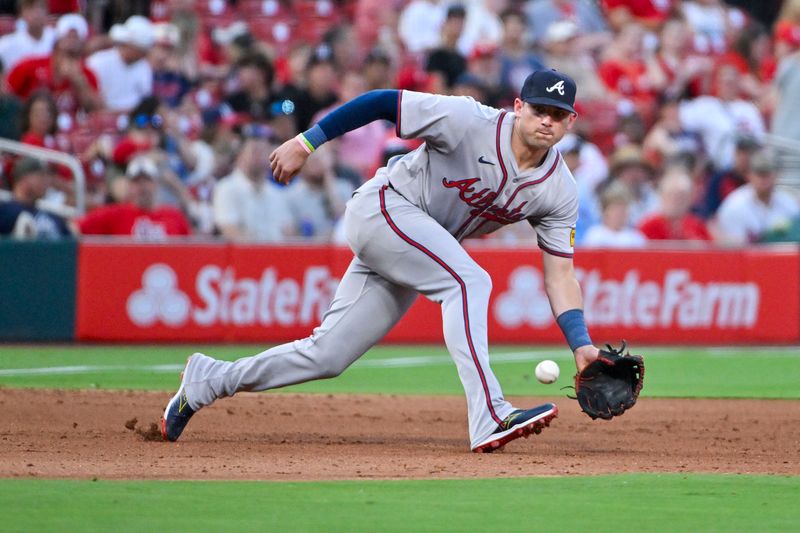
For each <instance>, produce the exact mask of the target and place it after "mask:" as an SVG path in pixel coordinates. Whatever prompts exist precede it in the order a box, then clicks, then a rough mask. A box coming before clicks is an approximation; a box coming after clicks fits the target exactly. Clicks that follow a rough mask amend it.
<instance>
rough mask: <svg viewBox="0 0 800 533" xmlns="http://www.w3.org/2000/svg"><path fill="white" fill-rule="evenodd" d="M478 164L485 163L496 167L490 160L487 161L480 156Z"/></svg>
mask: <svg viewBox="0 0 800 533" xmlns="http://www.w3.org/2000/svg"><path fill="white" fill-rule="evenodd" d="M478 163H483V164H484V165H492V166H494V163H492V162H491V161H489V160H488V159H486V158H485V157H483V156H480V157H479V158H478Z"/></svg>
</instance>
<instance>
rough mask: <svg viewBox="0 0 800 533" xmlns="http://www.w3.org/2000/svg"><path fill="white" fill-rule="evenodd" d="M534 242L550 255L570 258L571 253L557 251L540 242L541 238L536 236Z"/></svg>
mask: <svg viewBox="0 0 800 533" xmlns="http://www.w3.org/2000/svg"><path fill="white" fill-rule="evenodd" d="M536 244H538V245H539V248H541V249H542V250H543V251H545V252H547V253H548V254H550V255H554V256H556V257H566V258H567V259H572V256H573V254H568V253H566V252H559V251H556V250H553V249H552V248H548V247H547V246H545V244H544V243H543V242H542V240H541V239H538V238H537V239H536Z"/></svg>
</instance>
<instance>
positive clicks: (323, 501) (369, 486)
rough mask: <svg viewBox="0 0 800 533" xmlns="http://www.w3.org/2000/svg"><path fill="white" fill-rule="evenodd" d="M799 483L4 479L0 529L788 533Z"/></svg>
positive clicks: (655, 478)
mask: <svg viewBox="0 0 800 533" xmlns="http://www.w3.org/2000/svg"><path fill="white" fill-rule="evenodd" d="M798 493H800V478H796V477H794V478H791V477H778V476H705V475H677V474H673V475H641V474H637V475H617V476H597V477H583V478H579V477H572V478H517V479H484V480H459V481H456V480H427V481H364V482H361V481H344V482H323V483H273V482H269V483H268V482H231V483H223V482H207V483H197V482H136V481H134V482H122V481H97V482H92V481H55V480H0V508H2V509H3V525H2V529H3V530H4V531H115V532H118V533H120V532H124V531H156V530H160V531H292V532H296V531H325V532H328V531H381V532H383V533H385V532H391V531H558V532H562V531H614V532H620V531H759V532H763V531H791V530H794V529H795V528H796V527H797V524H798V521H800V511H798V507H797V499H796V495H797V494H798Z"/></svg>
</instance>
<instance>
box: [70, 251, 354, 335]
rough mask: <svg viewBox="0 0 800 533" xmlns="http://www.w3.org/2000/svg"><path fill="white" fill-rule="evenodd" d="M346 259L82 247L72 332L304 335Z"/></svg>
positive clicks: (344, 255)
mask: <svg viewBox="0 0 800 533" xmlns="http://www.w3.org/2000/svg"><path fill="white" fill-rule="evenodd" d="M351 257H352V254H350V252H349V251H346V250H337V249H334V248H324V247H320V248H313V249H308V248H290V247H281V248H264V247H235V246H232V245H223V244H220V245H206V246H197V245H193V246H192V245H177V246H176V245H169V246H159V245H120V246H113V245H111V246H109V245H107V244H94V243H90V244H83V245H82V246H81V249H80V252H79V262H78V313H77V316H78V318H77V321H78V326H77V332H78V338H81V339H95V340H195V339H197V340H209V341H214V340H230V341H248V340H258V341H261V340H275V339H280V340H283V339H290V338H295V337H297V338H299V337H304V336H306V335H308V334H309V332H310V331H311V329H312V328H313V327H314V326H316V325H317V324H319V322H320V320H321V318H322V315H323V313H324V312H325V310H326V309H327V308H328V305H329V304H330V302H331V300H332V299H333V294H334V292H335V291H336V287H337V285H338V283H339V276H341V274H342V272H344V269H345V268H346V266H347V264H348V263H349V260H350V259H351ZM340 265H341V266H340ZM334 270H335V271H336V273H334Z"/></svg>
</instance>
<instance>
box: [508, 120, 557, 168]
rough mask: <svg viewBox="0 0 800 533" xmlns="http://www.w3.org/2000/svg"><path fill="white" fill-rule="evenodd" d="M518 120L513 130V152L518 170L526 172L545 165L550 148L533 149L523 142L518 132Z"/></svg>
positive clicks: (515, 121)
mask: <svg viewBox="0 0 800 533" xmlns="http://www.w3.org/2000/svg"><path fill="white" fill-rule="evenodd" d="M517 120H519V119H516V120H514V126H513V127H512V129H511V152H512V153H513V154H514V159H516V160H517V169H518V170H519V171H520V172H525V171H526V170H530V169H532V168H536V167H538V166H540V165H541V164H542V163H544V160H545V158H546V157H547V152H548V151H549V150H550V147H545V148H531V146H530V145H528V144H527V143H525V141H523V140H522V136H521V135H520V134H519V131H518V130H517Z"/></svg>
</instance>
